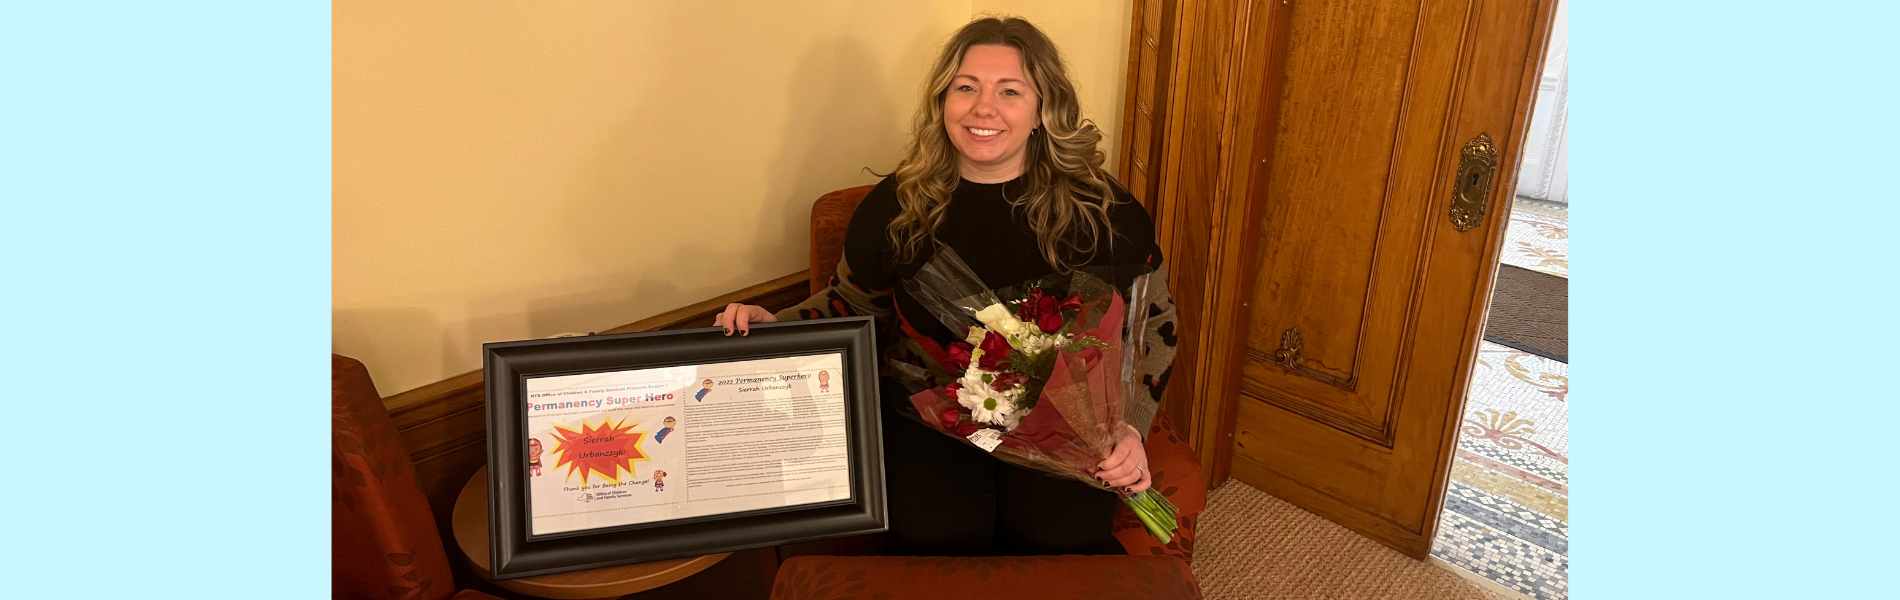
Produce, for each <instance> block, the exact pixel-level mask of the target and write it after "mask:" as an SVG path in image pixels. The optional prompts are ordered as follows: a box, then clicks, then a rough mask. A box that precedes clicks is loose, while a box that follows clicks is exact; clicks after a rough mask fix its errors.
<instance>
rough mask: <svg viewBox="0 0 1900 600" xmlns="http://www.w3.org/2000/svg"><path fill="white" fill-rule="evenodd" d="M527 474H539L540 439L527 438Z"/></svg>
mask: <svg viewBox="0 0 1900 600" xmlns="http://www.w3.org/2000/svg"><path fill="white" fill-rule="evenodd" d="M528 474H529V475H531V476H539V475H541V440H537V439H534V438H528Z"/></svg>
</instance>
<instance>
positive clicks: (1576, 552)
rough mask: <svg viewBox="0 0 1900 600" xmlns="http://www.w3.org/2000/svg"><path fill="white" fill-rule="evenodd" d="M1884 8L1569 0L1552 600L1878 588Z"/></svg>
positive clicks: (1889, 134)
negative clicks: (1563, 482) (1565, 359)
mask: <svg viewBox="0 0 1900 600" xmlns="http://www.w3.org/2000/svg"><path fill="white" fill-rule="evenodd" d="M1896 6H1897V5H1896V4H1894V3H1890V2H1858V3H1856V2H1834V3H1786V2H1777V3H1769V2H1704V3H1679V4H1669V3H1658V2H1581V1H1579V2H1575V3H1574V4H1573V5H1572V6H1571V12H1570V16H1571V39H1572V40H1573V41H1572V43H1571V50H1570V57H1571V58H1570V60H1571V70H1570V73H1571V75H1572V77H1573V80H1572V81H1571V83H1570V88H1569V89H1570V90H1571V94H1572V97H1571V99H1570V107H1571V109H1570V123H1569V128H1568V131H1569V132H1570V136H1571V138H1570V142H1571V148H1572V150H1573V152H1572V153H1571V156H1572V157H1573V158H1572V161H1571V164H1570V173H1571V186H1572V187H1571V190H1570V197H1571V198H1572V199H1573V201H1572V207H1571V211H1570V218H1571V228H1570V230H1571V232H1572V238H1571V240H1570V249H1571V256H1572V259H1571V268H1570V273H1571V282H1572V286H1571V290H1572V294H1573V297H1572V306H1573V307H1572V310H1571V315H1572V319H1573V321H1572V323H1571V333H1572V338H1573V339H1572V340H1571V344H1572V350H1573V351H1572V353H1571V356H1572V358H1573V361H1574V362H1573V364H1572V365H1571V367H1570V376H1571V378H1572V382H1573V384H1574V385H1573V388H1572V389H1573V390H1574V392H1575V393H1573V394H1571V396H1570V398H1571V403H1572V407H1571V413H1570V426H1571V447H1572V448H1573V449H1574V460H1575V462H1574V463H1573V464H1572V465H1571V469H1572V471H1571V482H1572V486H1571V489H1572V492H1573V494H1572V496H1571V503H1572V505H1571V531H1572V533H1573V536H1574V537H1572V539H1571V546H1570V560H1571V571H1570V573H1571V582H1570V589H1571V594H1572V597H1573V598H1867V597H1894V596H1895V595H1896V594H1900V592H1896V591H1895V590H1896V584H1895V583H1894V582H1893V580H1892V579H1891V576H1889V575H1887V573H1891V572H1892V571H1893V570H1894V569H1895V565H1896V563H1900V561H1897V560H1896V553H1895V551H1894V549H1893V548H1894V546H1895V540H1896V539H1900V535H1896V534H1897V533H1900V530H1896V526H1895V522H1896V517H1895V515H1894V513H1895V509H1896V507H1897V506H1900V502H1897V501H1896V500H1895V495H1894V490H1895V486H1894V483H1893V481H1894V478H1895V476H1896V474H1900V469H1897V468H1896V467H1895V466H1894V459H1895V456H1894V455H1895V453H1894V451H1893V444H1894V439H1895V437H1896V436H1895V433H1894V431H1895V425H1896V424H1900V411H1896V408H1895V406H1896V404H1900V392H1896V391H1895V381H1894V376H1893V374H1894V373H1896V372H1900V369H1896V365H1895V360H1894V359H1895V352H1894V350H1893V348H1894V345H1895V344H1896V343H1900V330H1897V329H1900V328H1896V325H1895V316H1894V315H1895V312H1896V310H1900V301H1896V300H1895V298H1894V295H1893V290H1892V289H1891V287H1892V286H1891V282H1892V281H1893V280H1894V279H1895V276H1896V273H1900V269H1897V268H1896V267H1895V258H1894V255H1895V244H1894V242H1895V239H1896V238H1897V237H1900V235H1897V234H1900V229H1896V226H1897V225H1900V211H1896V208H1895V206H1896V204H1897V203H1900V195H1897V194H1896V193H1895V183H1896V181H1895V179H1896V178H1895V174H1896V173H1900V167H1897V163H1900V161H1896V156H1895V153H1894V151H1893V150H1892V148H1893V146H1894V144H1895V143H1896V141H1900V128H1896V127H1895V124H1894V119H1895V112H1896V111H1895V109H1896V106H1897V105H1900V96H1897V95H1896V86H1895V84H1894V79H1895V77H1896V76H1900V68H1896V64H1900V45H1897V44H1896V42H1895V40H1896V39H1900V8H1896Z"/></svg>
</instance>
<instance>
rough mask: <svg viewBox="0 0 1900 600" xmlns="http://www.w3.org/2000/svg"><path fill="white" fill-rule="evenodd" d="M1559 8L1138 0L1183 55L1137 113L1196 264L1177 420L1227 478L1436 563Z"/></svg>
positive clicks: (1517, 0)
mask: <svg viewBox="0 0 1900 600" xmlns="http://www.w3.org/2000/svg"><path fill="white" fill-rule="evenodd" d="M1553 1H1554V0H1353V1H1350V2H1346V1H1321V0H1140V6H1141V8H1140V9H1139V10H1141V11H1143V12H1142V15H1143V19H1141V21H1142V24H1141V25H1140V27H1144V28H1148V29H1149V30H1152V29H1153V28H1154V27H1155V26H1156V25H1155V24H1156V23H1162V24H1172V28H1168V27H1166V26H1164V31H1160V32H1154V31H1150V32H1149V33H1150V35H1148V36H1145V37H1144V38H1143V39H1169V40H1173V44H1172V46H1171V47H1170V46H1167V45H1163V50H1165V52H1162V53H1152V52H1146V51H1145V50H1143V49H1142V48H1140V47H1137V48H1134V49H1132V50H1133V51H1132V52H1131V74H1130V81H1135V82H1141V83H1139V84H1138V85H1137V86H1136V87H1138V88H1143V87H1145V86H1149V85H1150V83H1149V82H1157V83H1154V84H1153V85H1154V86H1155V87H1156V88H1158V89H1159V88H1167V89H1170V92H1169V93H1168V94H1166V96H1167V97H1168V98H1169V101H1168V102H1166V103H1156V104H1139V105H1138V106H1133V107H1130V108H1129V110H1133V111H1137V112H1135V113H1134V114H1131V115H1130V117H1129V118H1131V119H1136V120H1142V119H1147V120H1151V121H1152V122H1153V123H1154V126H1155V128H1154V129H1153V130H1152V131H1151V132H1150V133H1148V134H1147V135H1145V136H1144V135H1142V134H1140V133H1139V132H1138V133H1137V135H1135V136H1132V137H1129V138H1125V140H1127V141H1128V143H1129V146H1130V147H1129V151H1128V152H1127V153H1126V154H1125V155H1124V162H1123V167H1124V172H1132V171H1130V169H1131V168H1132V169H1133V170H1136V171H1141V175H1142V181H1146V182H1148V184H1147V185H1148V186H1150V187H1148V188H1145V189H1148V190H1151V191H1150V192H1148V193H1152V194H1153V197H1152V198H1144V202H1147V203H1148V204H1149V205H1150V206H1152V207H1153V209H1154V211H1155V216H1156V222H1157V225H1158V230H1159V232H1160V234H1159V235H1160V237H1161V238H1162V243H1163V247H1164V248H1165V251H1166V252H1167V253H1168V257H1169V260H1170V262H1171V263H1172V264H1173V265H1174V267H1175V269H1176V270H1175V271H1174V272H1173V273H1174V275H1175V277H1176V278H1175V280H1174V281H1173V285H1172V286H1171V291H1172V292H1173V293H1174V295H1175V298H1176V306H1177V307H1178V308H1179V309H1180V310H1181V311H1182V319H1181V322H1182V325H1183V332H1182V334H1181V337H1180V340H1181V342H1180V345H1179V353H1178V354H1177V355H1176V370H1175V374H1176V376H1177V377H1178V379H1176V380H1175V381H1176V382H1178V383H1174V384H1171V385H1170V387H1169V388H1168V399H1167V400H1166V401H1165V402H1166V404H1164V411H1165V412H1166V413H1168V414H1169V415H1170V417H1171V418H1174V419H1176V422H1177V423H1179V424H1184V425H1185V428H1184V429H1185V430H1186V431H1187V432H1188V433H1189V438H1190V440H1191V442H1192V443H1193V444H1194V445H1195V448H1196V450H1198V451H1199V452H1201V455H1202V463H1203V465H1204V468H1205V469H1206V471H1207V472H1208V474H1209V480H1210V483H1212V484H1216V485H1218V484H1219V483H1220V482H1221V481H1223V480H1224V479H1225V478H1226V477H1228V476H1229V475H1231V476H1232V477H1234V478H1236V479H1239V480H1240V481H1242V482H1245V483H1247V484H1250V485H1253V486H1255V487H1258V488H1260V489H1263V490H1266V491H1267V492H1269V493H1272V494H1274V495H1275V496H1278V497H1280V498H1283V499H1286V500H1287V501H1289V502H1292V503H1294V504H1296V505H1299V506H1301V507H1303V508H1305V509H1307V510H1310V511H1313V512H1314V513H1317V514H1320V515H1322V516H1325V517H1327V518H1330V519H1332V520H1334V521H1337V522H1339V523H1341V524H1343V525H1345V526H1347V527H1349V528H1351V529H1353V530H1354V531H1358V532H1360V533H1362V534H1365V535H1367V536H1368V537H1372V538H1374V539H1377V540H1379V541H1381V542H1384V543H1386V544H1388V545H1390V546H1392V547H1394V548H1397V549H1399V550H1401V551H1403V552H1406V553H1407V554H1410V555H1412V556H1415V557H1420V558H1423V557H1424V556H1426V554H1427V553H1428V552H1429V551H1430V544H1431V539H1432V536H1433V535H1434V534H1435V533H1436V528H1437V516H1438V511H1439V509H1440V506H1441V505H1442V503H1443V499H1444V491H1445V486H1446V478H1447V476H1448V471H1449V467H1450V463H1451V455H1452V451H1453V450H1454V448H1455V441H1456V437H1455V435H1456V427H1457V424H1458V422H1459V419H1458V416H1459V414H1460V411H1461V410H1462V409H1463V404H1464V403H1463V399H1464V394H1465V387H1466V384H1467V382H1468V381H1469V378H1470V369H1471V366H1472V364H1473V363H1474V361H1475V359H1476V356H1477V347H1478V342H1479V339H1480V332H1481V327H1482V325H1483V317H1484V311H1485V308H1486V306H1487V304H1488V302H1489V295H1490V283H1491V280H1492V278H1493V277H1494V275H1495V271H1496V265H1497V253H1498V249H1499V246H1500V245H1501V242H1502V238H1503V233H1504V227H1503V224H1504V223H1505V222H1506V221H1508V214H1507V212H1508V210H1509V206H1510V204H1509V202H1510V198H1511V193H1510V192H1511V190H1512V189H1513V187H1514V185H1513V184H1514V181H1512V176H1511V174H1512V173H1513V172H1514V170H1515V169H1516V166H1517V162H1518V160H1517V159H1518V150H1517V149H1518V146H1519V141H1520V140H1522V138H1523V136H1524V131H1525V121H1526V115H1527V114H1528V110H1529V106H1530V102H1531V99H1532V93H1533V92H1534V90H1535V87H1536V84H1537V78H1538V77H1537V76H1538V72H1537V71H1538V64H1537V62H1538V58H1539V57H1541V55H1542V52H1541V50H1542V48H1543V44H1544V36H1545V35H1546V34H1547V32H1548V29H1549V24H1550V20H1551V8H1552V3H1553ZM1149 11H1162V13H1163V14H1162V15H1161V18H1159V19H1155V18H1153V14H1152V13H1151V12H1149ZM1163 55H1165V56H1166V57H1167V58H1158V57H1160V56H1163ZM1164 84H1165V85H1164ZM1157 106H1158V107H1160V108H1159V109H1157V108H1156V107H1157ZM1164 130H1165V135H1164ZM1481 136H1483V137H1484V138H1485V139H1489V140H1491V141H1490V142H1489V144H1488V147H1490V148H1493V149H1495V150H1499V152H1497V153H1496V157H1495V159H1493V162H1492V163H1491V164H1492V165H1493V170H1492V171H1491V173H1492V175H1491V176H1490V177H1489V178H1488V179H1482V178H1481V181H1480V184H1479V185H1477V186H1475V187H1471V188H1469V189H1468V190H1465V192H1467V197H1468V198H1469V199H1471V200H1472V201H1473V204H1472V205H1471V207H1473V208H1482V209H1483V212H1484V218H1483V219H1482V220H1481V221H1479V222H1478V223H1477V224H1476V225H1475V226H1469V225H1471V224H1470V223H1468V222H1465V223H1462V225H1466V226H1467V227H1466V229H1465V230H1464V231H1460V230H1459V226H1460V225H1455V224H1454V222H1453V219H1452V217H1451V215H1452V200H1453V196H1454V194H1456V193H1459V191H1460V190H1458V188H1457V186H1456V185H1455V184H1454V182H1455V181H1456V180H1458V179H1460V175H1459V174H1460V171H1459V168H1460V162H1461V160H1463V157H1462V151H1463V150H1464V149H1465V147H1466V145H1467V144H1468V143H1471V142H1472V141H1473V140H1474V139H1478V138H1480V137H1481ZM1479 154H1483V153H1479Z"/></svg>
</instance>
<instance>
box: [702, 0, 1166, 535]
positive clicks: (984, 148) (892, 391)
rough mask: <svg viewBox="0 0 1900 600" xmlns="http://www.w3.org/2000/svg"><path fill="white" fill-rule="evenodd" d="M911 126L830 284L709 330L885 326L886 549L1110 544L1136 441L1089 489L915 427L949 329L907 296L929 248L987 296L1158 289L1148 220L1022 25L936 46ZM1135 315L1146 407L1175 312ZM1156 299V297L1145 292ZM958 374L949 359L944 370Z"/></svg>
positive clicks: (1123, 435) (939, 379) (1123, 436)
mask: <svg viewBox="0 0 1900 600" xmlns="http://www.w3.org/2000/svg"><path fill="white" fill-rule="evenodd" d="M927 81H928V83H927V84H926V86H925V91H924V96H923V98H921V102H920V106H919V107H918V110H917V116H916V118H915V119H914V120H913V122H912V126H911V143H910V146H909V148H908V149H907V151H906V153H905V156H904V158H903V160H902V161H901V162H900V163H899V164H898V166H897V169H896V170H895V172H893V173H892V174H891V175H890V176H888V177H885V178H884V181H882V182H880V183H879V184H878V185H877V186H876V187H875V188H873V189H872V190H871V192H870V193H869V194H867V195H866V196H865V197H864V200H863V202H862V203H860V204H859V205H858V208H857V211H856V212H855V213H854V214H853V215H852V218H851V224H850V226H849V228H848V229H847V231H846V233H845V243H844V259H843V260H842V261H840V263H839V265H838V269H837V276H836V277H835V278H834V279H833V280H832V284H831V286H830V287H829V288H827V289H825V290H823V291H821V292H819V293H818V294H816V295H814V296H812V297H811V298H810V299H808V300H806V301H805V302H804V303H801V304H800V305H798V306H795V307H793V308H790V309H786V310H784V311H780V312H779V313H777V314H773V313H769V312H766V311H765V309H763V308H761V307H758V306H749V305H740V304H734V305H732V306H729V307H728V308H727V310H726V312H725V314H722V315H720V317H719V318H718V320H717V324H718V325H720V326H722V327H725V328H726V329H727V331H728V333H729V334H730V333H739V334H742V335H743V334H744V333H747V332H748V331H749V325H750V323H753V322H769V321H774V320H786V319H823V318H832V317H841V316H857V315H868V316H872V317H876V318H877V319H878V320H879V321H880V323H879V324H878V327H877V330H878V331H879V332H881V333H885V334H887V335H886V336H885V339H884V340H883V341H882V342H881V343H880V348H879V351H880V353H881V354H882V356H883V357H884V359H885V363H886V364H887V365H890V367H889V368H888V369H886V375H887V376H886V377H884V378H883V380H882V381H881V382H880V385H881V388H880V391H879V397H880V400H881V401H882V403H883V404H884V428H883V433H884V451H885V465H886V473H887V479H886V484H887V489H888V493H889V495H888V498H889V507H890V508H889V510H890V533H889V538H888V540H887V543H888V546H889V548H890V549H891V550H894V551H895V552H896V553H899V554H916V555H934V556H956V555H987V554H1006V555H1008V554H1120V553H1123V552H1125V550H1124V548H1123V547H1122V545H1121V544H1120V543H1119V542H1117V541H1116V539H1115V538H1114V537H1113V536H1112V535H1111V534H1110V530H1111V525H1112V521H1113V519H1114V516H1115V511H1116V509H1117V505H1118V504H1120V501H1119V499H1118V498H1117V496H1116V495H1115V494H1112V493H1108V490H1107V489H1105V488H1109V487H1113V488H1116V489H1119V490H1124V491H1127V492H1131V493H1132V492H1139V491H1141V490H1144V489H1147V488H1148V486H1149V485H1150V484H1151V483H1152V481H1153V480H1152V476H1151V474H1150V473H1149V472H1148V468H1147V467H1148V457H1147V454H1146V451H1145V450H1144V448H1143V446H1142V439H1141V435H1140V433H1139V432H1138V431H1137V430H1141V431H1145V430H1146V429H1147V427H1146V423H1142V425H1141V426H1138V427H1135V428H1132V429H1130V430H1126V431H1122V432H1119V434H1118V435H1116V436H1115V437H1114V438H1113V439H1114V442H1113V449H1112V450H1111V451H1110V452H1109V456H1106V457H1103V458H1104V459H1105V460H1103V461H1102V462H1101V463H1100V464H1099V465H1098V466H1097V469H1098V470H1097V471H1096V472H1095V477H1096V478H1097V479H1099V480H1100V481H1101V485H1100V486H1098V487H1091V486H1090V485H1088V484H1084V483H1081V482H1077V481H1073V480H1064V479H1057V478H1053V477H1048V476H1045V475H1043V474H1041V473H1038V472H1034V471H1031V470H1029V469H1026V468H1022V467H1018V466H1015V465H1012V464H1008V463H1005V462H1003V461H1001V460H998V459H997V458H995V457H993V456H990V455H989V454H987V453H986V452H985V451H984V450H979V449H977V448H976V447H975V446H972V445H970V444H966V443H964V442H963V441H960V440H958V439H955V438H952V437H949V436H946V435H943V434H941V433H939V432H938V431H936V430H933V429H930V428H929V427H927V426H925V425H923V424H921V423H919V422H918V421H917V419H918V418H919V417H918V416H917V415H916V409H915V408H914V406H913V405H912V404H911V402H910V401H909V398H910V397H911V395H913V394H916V393H918V392H920V391H922V390H926V389H934V388H938V387H941V386H943V385H946V384H948V383H949V382H951V381H954V380H956V379H957V377H958V374H956V373H952V372H951V367H949V363H953V362H954V358H949V357H948V356H947V355H946V352H945V350H944V349H945V348H948V347H950V346H952V345H953V344H954V343H956V342H958V341H960V340H963V339H964V338H965V337H966V334H967V332H962V331H957V332H953V331H951V330H950V329H949V328H947V327H946V326H945V325H943V324H942V323H941V322H939V321H938V320H937V319H936V318H935V317H933V316H932V314H931V313H930V312H929V311H928V310H926V309H925V308H924V307H923V305H922V304H920V302H919V300H918V299H917V298H915V297H913V296H912V295H911V294H910V293H909V292H907V291H906V288H905V286H904V283H905V282H906V281H910V280H912V279H913V278H915V277H916V276H917V274H918V272H919V270H920V269H921V268H922V267H923V265H924V264H926V263H927V262H928V261H929V260H930V259H931V258H932V257H933V256H935V255H936V254H937V249H938V248H940V247H941V248H948V249H950V250H952V251H954V252H955V253H956V254H957V256H959V257H961V258H962V259H963V260H964V261H965V263H966V264H967V266H968V267H969V268H970V269H971V272H973V273H974V274H975V275H976V276H977V277H978V278H980V279H982V282H983V283H984V284H985V285H986V286H987V287H990V288H999V287H1003V286H1006V285H1014V284H1017V283H1020V282H1024V281H1028V280H1031V279H1036V278H1041V277H1046V276H1049V275H1051V274H1054V273H1071V272H1074V271H1075V270H1076V269H1080V268H1090V269H1096V268H1100V269H1104V270H1105V271H1112V272H1115V273H1117V275H1116V279H1117V281H1116V282H1115V283H1116V285H1118V286H1120V287H1121V288H1123V289H1122V293H1123V296H1124V297H1133V296H1131V295H1129V293H1128V287H1129V285H1130V283H1131V282H1132V281H1133V279H1134V278H1135V277H1136V276H1138V275H1141V274H1148V273H1153V275H1154V278H1151V279H1149V281H1153V282H1157V283H1155V284H1151V285H1152V286H1153V287H1156V288H1162V289H1165V287H1166V283H1165V282H1166V280H1165V277H1166V275H1165V273H1164V272H1160V271H1161V270H1162V262H1161V253H1160V251H1159V249H1158V248H1157V246H1156V244H1155V235H1154V223H1153V221H1152V220H1151V219H1150V218H1149V216H1148V213H1147V212H1146V211H1145V210H1144V209H1143V208H1142V206H1141V204H1140V203H1138V202H1135V201H1134V198H1133V197H1131V196H1130V195H1129V194H1128V192H1127V191H1126V190H1124V189H1122V187H1121V186H1120V185H1119V184H1117V183H1115V182H1114V180H1113V179H1111V178H1110V177H1109V176H1108V174H1107V173H1106V172H1104V171H1103V170H1102V163H1103V160H1104V156H1103V153H1102V152H1101V151H1100V150H1099V149H1098V145H1099V144H1100V142H1101V139H1102V134H1101V132H1100V131H1099V130H1097V129H1096V127H1095V124H1094V123H1092V122H1090V121H1088V120H1087V119H1084V118H1082V114H1081V113H1082V111H1081V107H1080V105H1079V104H1078V102H1077V95H1076V92H1075V88H1074V86H1073V85H1072V84H1071V83H1070V80H1069V77H1068V75H1067V73H1066V71H1065V67H1064V65H1063V61H1062V59H1061V57H1060V56H1059V55H1058V53H1057V51H1056V47H1055V44H1054V43H1053V42H1051V41H1050V40H1049V38H1048V37H1047V36H1045V35H1044V34H1043V33H1042V31H1040V30H1038V29H1036V27H1035V26H1034V25H1031V24H1030V23H1029V22H1028V21H1025V20H1022V19H1015V18H1012V19H993V18H986V19H978V20H976V21H973V22H971V23H970V24H968V25H966V26H964V27H963V28H962V29H961V30H959V31H957V33H956V34H955V35H953V36H952V37H951V39H950V41H949V43H948V44H946V45H945V46H944V49H943V52H942V54H940V55H939V57H938V59H937V61H936V62H935V63H934V65H933V67H932V69H931V71H930V73H929V76H928V79H927ZM1154 296H1160V298H1159V299H1157V300H1156V301H1154V302H1153V304H1152V305H1151V306H1147V307H1145V309H1146V312H1147V314H1149V315H1150V318H1149V320H1148V323H1149V327H1150V329H1148V330H1147V331H1145V332H1144V338H1145V339H1146V340H1147V343H1146V345H1145V346H1144V348H1145V350H1143V351H1142V353H1141V355H1140V356H1137V357H1135V358H1136V363H1135V365H1136V366H1135V373H1133V376H1134V377H1135V379H1136V381H1139V382H1142V383H1144V384H1145V385H1144V386H1142V387H1141V390H1140V392H1141V393H1139V394H1137V395H1145V396H1146V397H1145V398H1129V399H1127V400H1126V401H1128V402H1145V403H1147V404H1146V406H1147V407H1149V408H1148V410H1150V411H1152V407H1153V402H1154V399H1156V398H1159V397H1161V392H1162V388H1163V387H1164V386H1165V385H1166V381H1167V374H1168V369H1169V366H1170V365H1171V363H1172V359H1173V354H1174V352H1173V340H1174V334H1173V331H1174V327H1175V325H1174V309H1173V304H1172V302H1171V301H1169V300H1168V299H1167V298H1166V294H1165V293H1162V294H1154ZM1151 297H1152V296H1151ZM957 370H958V371H960V370H961V369H957Z"/></svg>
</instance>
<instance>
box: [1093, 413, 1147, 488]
mask: <svg viewBox="0 0 1900 600" xmlns="http://www.w3.org/2000/svg"><path fill="white" fill-rule="evenodd" d="M1095 469H1096V470H1095V478H1096V479H1100V480H1102V481H1103V482H1105V483H1107V484H1108V487H1110V488H1118V489H1119V491H1122V492H1125V493H1129V494H1134V493H1138V492H1140V491H1142V490H1145V489H1148V485H1149V484H1151V483H1153V482H1154V480H1153V478H1152V477H1150V476H1149V473H1148V450H1147V449H1146V448H1143V447H1142V445H1141V433H1140V432H1137V431H1135V428H1134V427H1130V426H1127V425H1123V426H1122V431H1121V435H1120V436H1118V437H1116V438H1115V449H1114V450H1111V451H1109V453H1108V460H1104V461H1102V462H1101V464H1099V465H1096V467H1095Z"/></svg>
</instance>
